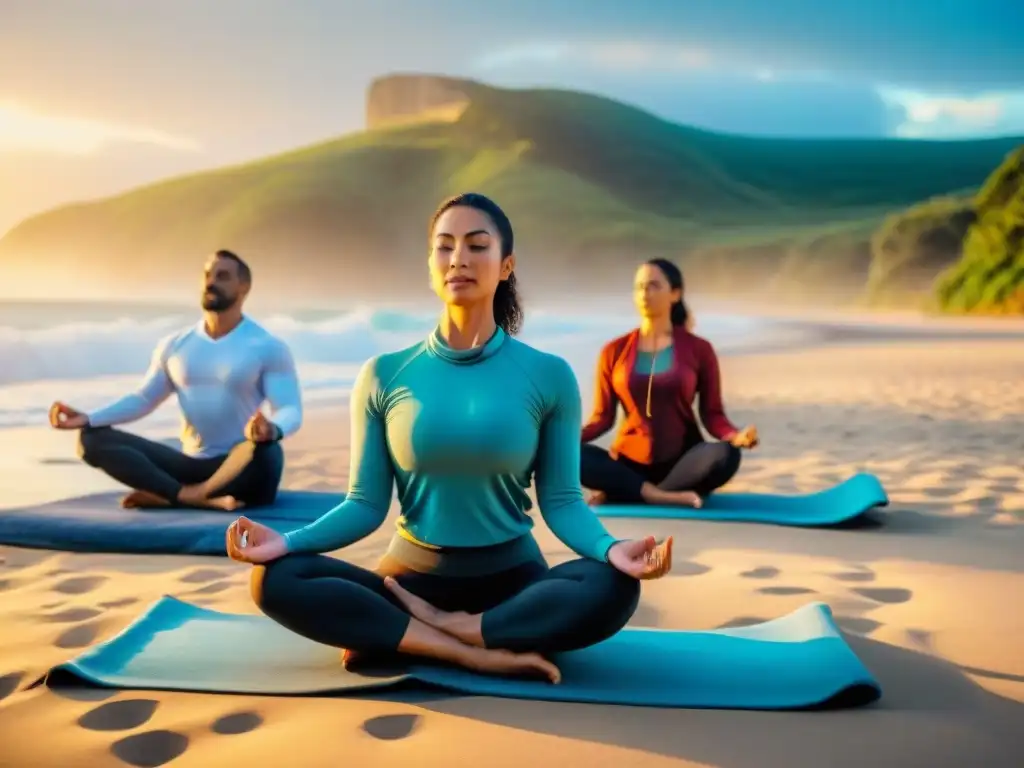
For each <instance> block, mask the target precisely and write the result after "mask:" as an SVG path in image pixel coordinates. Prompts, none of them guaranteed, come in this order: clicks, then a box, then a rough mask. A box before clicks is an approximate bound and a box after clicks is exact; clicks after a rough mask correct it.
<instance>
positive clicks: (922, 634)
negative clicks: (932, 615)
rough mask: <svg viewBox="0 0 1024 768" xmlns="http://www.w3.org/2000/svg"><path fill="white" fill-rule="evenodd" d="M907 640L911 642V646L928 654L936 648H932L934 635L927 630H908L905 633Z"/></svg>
mask: <svg viewBox="0 0 1024 768" xmlns="http://www.w3.org/2000/svg"><path fill="white" fill-rule="evenodd" d="M905 634H906V636H907V640H909V641H910V643H911V645H913V646H914V647H915V648H917V649H918V650H921V651H925V652H926V653H932V652H933V651H934V648H933V647H932V633H931V632H929V631H928V630H927V629H908V630H906V631H905Z"/></svg>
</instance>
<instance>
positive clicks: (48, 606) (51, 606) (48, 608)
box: [39, 600, 67, 611]
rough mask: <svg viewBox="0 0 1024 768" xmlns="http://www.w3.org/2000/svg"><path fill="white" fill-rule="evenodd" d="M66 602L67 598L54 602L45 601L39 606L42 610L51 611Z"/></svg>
mask: <svg viewBox="0 0 1024 768" xmlns="http://www.w3.org/2000/svg"><path fill="white" fill-rule="evenodd" d="M66 602H67V600H58V601H57V602H55V603H47V604H46V605H41V606H39V607H40V608H42V609H43V610H44V611H52V610H53V609H54V608H60V607H61V606H62V605H64V603H66Z"/></svg>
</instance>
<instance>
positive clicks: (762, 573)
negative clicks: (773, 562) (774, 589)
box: [740, 565, 781, 579]
mask: <svg viewBox="0 0 1024 768" xmlns="http://www.w3.org/2000/svg"><path fill="white" fill-rule="evenodd" d="M780 573H781V571H780V570H779V569H778V568H775V567H773V566H770V565H762V566H759V567H757V568H754V569H753V570H752V571H743V573H741V574H740V578H742V579H774V578H775V577H776V576H778V575H779V574H780Z"/></svg>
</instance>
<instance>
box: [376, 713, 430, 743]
mask: <svg viewBox="0 0 1024 768" xmlns="http://www.w3.org/2000/svg"><path fill="white" fill-rule="evenodd" d="M421 720H422V718H421V717H420V716H419V715H381V716H380V717H371V718H370V719H369V720H366V721H364V722H363V730H364V731H365V732H366V733H368V734H369V735H370V736H373V738H375V739H382V740H384V741H396V740H398V739H404V738H407V737H408V736H410V735H411V734H412V732H413V731H414V730H416V727H417V726H418V725H419V724H420V721H421Z"/></svg>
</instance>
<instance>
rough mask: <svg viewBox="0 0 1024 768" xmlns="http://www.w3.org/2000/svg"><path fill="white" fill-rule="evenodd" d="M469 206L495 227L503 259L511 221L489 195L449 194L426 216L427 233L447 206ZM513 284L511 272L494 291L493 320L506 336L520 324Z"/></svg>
mask: <svg viewBox="0 0 1024 768" xmlns="http://www.w3.org/2000/svg"><path fill="white" fill-rule="evenodd" d="M460 207H465V208H473V209H475V210H477V211H480V213H482V214H484V215H485V216H487V217H488V218H489V219H490V220H491V222H492V223H493V224H494V228H495V229H497V230H498V238H499V239H500V240H501V258H502V259H507V258H508V257H509V256H511V255H512V253H513V252H514V251H515V235H514V233H513V232H512V222H511V221H509V219H508V216H506V215H505V212H504V211H503V210H501V206H499V205H498V204H497V203H496V202H494V201H493V200H491V198H489V197H487V196H485V195H481V194H479V193H477V192H465V193H463V194H461V195H456V196H455V197H449V198H448V199H447V200H445V201H444V202H443V203H441V205H439V206H438V207H437V210H436V211H434V215H433V216H432V217H431V218H430V232H431V233H433V230H434V225H435V224H437V220H438V219H439V218H441V214H443V213H444V212H445V211H447V210H448V209H449V208H460ZM517 287H518V286H517V285H516V275H515V273H514V272H513V273H511V274H509V276H508V278H507V279H505V280H502V281H501V282H500V283H498V290H497V291H495V293H494V322H495V323H496V324H497V325H498V327H499V328H501V329H502V330H503V331H504V332H505V333H507V334H508V335H509V336H515V335H516V334H517V333H519V331H520V329H521V328H522V327H523V317H524V315H523V307H522V305H521V304H520V303H519V292H518V290H517Z"/></svg>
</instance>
